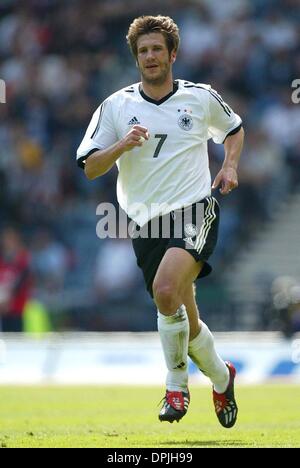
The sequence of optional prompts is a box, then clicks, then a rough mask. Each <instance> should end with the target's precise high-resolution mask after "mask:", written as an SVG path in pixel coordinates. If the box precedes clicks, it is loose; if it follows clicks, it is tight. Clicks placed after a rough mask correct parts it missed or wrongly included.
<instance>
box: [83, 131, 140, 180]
mask: <svg viewBox="0 0 300 468" xmlns="http://www.w3.org/2000/svg"><path fill="white" fill-rule="evenodd" d="M148 139H149V133H148V130H147V128H146V127H142V126H141V125H134V126H133V127H132V128H131V129H130V131H129V132H128V133H127V134H126V135H125V137H124V138H122V139H121V140H120V141H117V142H116V143H114V144H113V145H111V146H109V147H108V148H105V149H103V150H99V151H95V153H93V154H92V155H91V156H90V157H89V158H88V159H87V161H86V164H85V167H84V172H85V175H86V176H87V178H88V179H90V180H92V179H96V177H100V176H102V175H104V174H106V173H107V172H108V171H109V170H110V169H111V168H112V167H113V165H114V164H115V162H116V161H117V159H119V157H120V156H122V154H123V153H125V152H126V151H130V150H132V149H133V148H135V147H136V146H142V145H143V143H144V141H145V140H148Z"/></svg>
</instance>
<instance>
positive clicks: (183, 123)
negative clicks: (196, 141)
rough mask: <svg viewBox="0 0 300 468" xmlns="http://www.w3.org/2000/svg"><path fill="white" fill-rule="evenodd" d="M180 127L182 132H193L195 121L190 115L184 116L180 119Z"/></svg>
mask: <svg viewBox="0 0 300 468" xmlns="http://www.w3.org/2000/svg"><path fill="white" fill-rule="evenodd" d="M178 125H179V127H180V128H182V130H186V131H188V130H191V129H192V128H193V119H192V117H191V116H190V115H189V114H182V115H181V116H180V117H179V119H178Z"/></svg>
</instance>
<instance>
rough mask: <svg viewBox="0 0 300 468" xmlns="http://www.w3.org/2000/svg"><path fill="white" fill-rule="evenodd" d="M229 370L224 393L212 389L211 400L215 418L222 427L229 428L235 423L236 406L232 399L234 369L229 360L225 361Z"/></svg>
mask: <svg viewBox="0 0 300 468" xmlns="http://www.w3.org/2000/svg"><path fill="white" fill-rule="evenodd" d="M225 364H226V366H227V367H228V370H229V384H228V387H227V389H226V390H225V392H224V393H217V392H216V391H215V390H213V401H214V405H215V411H216V415H217V418H218V420H219V422H220V424H222V426H223V427H226V428H228V429H229V428H230V427H232V426H234V425H235V422H236V418H237V414H238V407H237V404H236V401H235V399H234V379H235V375H236V370H235V368H234V366H233V364H231V362H228V361H226V362H225Z"/></svg>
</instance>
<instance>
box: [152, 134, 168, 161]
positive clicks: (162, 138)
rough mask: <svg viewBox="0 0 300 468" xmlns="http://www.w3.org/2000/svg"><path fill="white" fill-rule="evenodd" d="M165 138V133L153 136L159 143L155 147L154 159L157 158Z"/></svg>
mask: <svg viewBox="0 0 300 468" xmlns="http://www.w3.org/2000/svg"><path fill="white" fill-rule="evenodd" d="M167 136H168V135H166V134H165V133H157V134H156V135H154V137H155V138H159V142H158V144H157V147H156V149H155V152H154V155H153V157H154V158H157V157H158V155H159V152H160V150H161V147H162V145H163V144H164V142H165V141H166V139H167Z"/></svg>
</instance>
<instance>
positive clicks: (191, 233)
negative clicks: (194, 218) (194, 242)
mask: <svg viewBox="0 0 300 468" xmlns="http://www.w3.org/2000/svg"><path fill="white" fill-rule="evenodd" d="M184 233H185V235H186V236H187V237H195V236H196V235H197V234H198V228H197V226H195V224H190V223H189V224H186V225H185V226H184Z"/></svg>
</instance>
